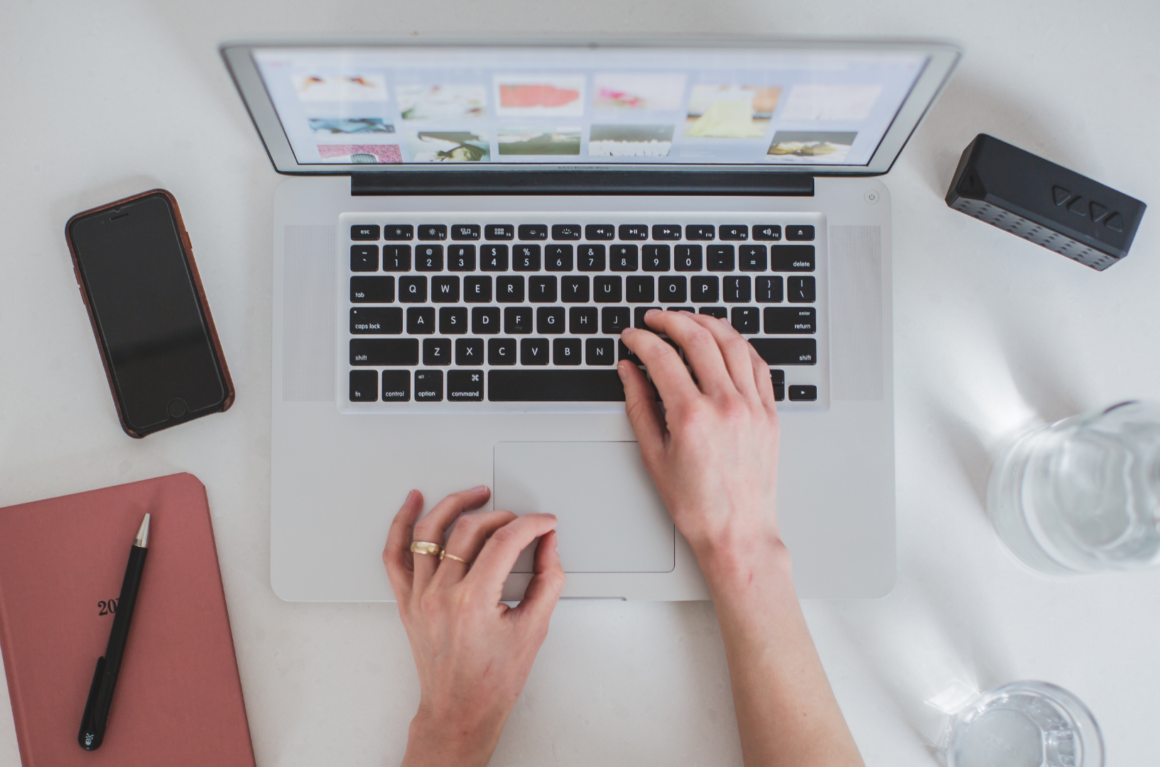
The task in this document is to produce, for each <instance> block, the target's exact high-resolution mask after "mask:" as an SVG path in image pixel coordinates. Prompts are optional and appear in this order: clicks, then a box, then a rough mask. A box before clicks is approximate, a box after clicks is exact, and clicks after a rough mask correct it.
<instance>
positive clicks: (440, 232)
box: [419, 224, 447, 241]
mask: <svg viewBox="0 0 1160 767" xmlns="http://www.w3.org/2000/svg"><path fill="white" fill-rule="evenodd" d="M419 239H420V240H428V241H430V240H446V239H447V225H446V224H420V225H419Z"/></svg>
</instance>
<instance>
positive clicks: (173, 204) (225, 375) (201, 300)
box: [64, 189, 234, 439]
mask: <svg viewBox="0 0 1160 767" xmlns="http://www.w3.org/2000/svg"><path fill="white" fill-rule="evenodd" d="M158 194H159V195H163V196H164V197H165V199H166V200H168V201H169V208H170V210H172V211H173V220H174V222H175V223H176V224H177V233H178V235H179V236H180V237H181V249H182V251H183V255H184V256H185V263H186V265H187V266H188V267H189V273H190V276H191V277H192V278H193V287H194V290H195V291H197V304H198V309H199V310H200V311H201V316H202V318H203V319H204V320H205V326H206V330H207V331H208V332H209V338H210V342H211V343H212V344H213V353H214V360H215V361H216V362H217V366H218V370H220V371H221V375H222V380H223V382H224V383H225V389H226V396H225V399H223V400H222V404H221V407H219V408H216V409H214V410H209V411H206V412H204V413H199V414H198V415H196V416H192V417H189V418H182V419H180V420H175V421H173V422H170V423H166V424H164V425H162V426H160V427H158V428H156V429H151V430H149V431H147V432H143V433H140V432H137V431H134V430H133V428H132V427H131V426H129V424H128V423H127V422H126V421H125V414H124V413H123V412H122V410H121V398H120V396H119V395H118V394H117V386H116V384H115V383H114V382H113V372H112V367H111V366H110V363H109V357H108V354H106V351H105V344H104V342H103V341H102V340H101V332H100V330H99V329H98V327H97V318H96V315H94V314H93V307H92V306H91V305H90V304H89V293H88V290H86V288H85V283H84V280H83V279H82V278H81V270H80V266H79V265H78V264H77V252H76V248H75V247H74V246H73V239H72V224H73V222H74V221H76V220H78V219H81V218H84V217H86V216H91V215H93V214H96V213H102V212H104V211H106V210H108V209H109V208H117V207H120V206H122V205H125V204H126V203H130V202H133V201H135V200H140V199H141V198H143V197H150V196H152V195H158ZM64 238H65V240H66V241H67V242H68V250H69V253H70V254H71V255H72V262H73V274H74V275H75V276H76V279H77V285H79V286H80V289H81V299H82V300H83V301H84V302H85V311H86V312H88V314H89V324H90V325H91V326H92V328H93V337H94V338H95V339H96V342H97V350H98V351H99V352H100V353H101V364H102V365H104V367H105V378H106V379H108V381H109V391H110V392H111V393H112V395H113V404H114V405H115V406H116V407H117V419H118V420H119V421H120V422H121V428H122V429H124V430H125V433H126V434H128V435H129V436H130V437H133V438H135V439H141V438H143V437H145V436H148V435H149V434H152V433H154V432H156V431H161V430H163V429H168V428H169V427H171V426H177V425H178V424H181V423H185V422H186V421H192V420H194V419H195V418H201V417H202V416H207V415H212V414H213V413H224V412H225V411H227V410H229V409H230V407H231V406H232V405H233V404H234V381H233V379H232V378H230V369H229V367H228V366H227V365H226V356H225V354H224V353H223V352H222V345H221V341H220V340H218V334H217V328H216V327H215V326H214V324H213V315H212V314H211V313H210V311H209V301H208V300H207V299H206V297H205V289H204V288H203V287H202V284H201V275H200V274H199V273H198V271H197V261H195V260H194V258H193V245H192V244H191V243H190V241H189V234H188V233H187V232H186V231H185V222H184V221H183V220H182V218H181V208H179V207H178V206H177V199H176V198H175V197H174V196H173V195H172V194H170V193H169V192H168V191H167V190H165V189H150V190H149V191H148V192H142V193H141V194H135V195H133V196H132V197H126V198H124V199H122V200H117V201H115V202H110V203H108V204H106V205H101V206H99V207H96V208H90V209H89V210H84V211H81V212H80V213H77V214H76V215H75V216H73V217H72V218H70V219H69V220H68V222H66V223H65V225H64Z"/></svg>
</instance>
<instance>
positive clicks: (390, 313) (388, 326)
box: [350, 306, 403, 336]
mask: <svg viewBox="0 0 1160 767" xmlns="http://www.w3.org/2000/svg"><path fill="white" fill-rule="evenodd" d="M402 332H403V310H402V309H400V308H398V307H397V306H383V307H375V308H373V309H372V308H371V307H369V306H368V307H363V308H361V309H351V310H350V334H351V335H352V336H353V335H372V336H396V335H398V334H399V333H402Z"/></svg>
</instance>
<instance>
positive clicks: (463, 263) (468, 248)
mask: <svg viewBox="0 0 1160 767" xmlns="http://www.w3.org/2000/svg"><path fill="white" fill-rule="evenodd" d="M447 271H449V272H474V271H475V246H474V245H448V246H447Z"/></svg>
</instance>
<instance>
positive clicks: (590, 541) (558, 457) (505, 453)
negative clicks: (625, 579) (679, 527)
mask: <svg viewBox="0 0 1160 767" xmlns="http://www.w3.org/2000/svg"><path fill="white" fill-rule="evenodd" d="M495 508H497V509H509V510H511V511H514V512H515V513H516V514H528V513H531V512H544V513H548V514H555V515H556V516H557V517H558V518H559V520H560V522H559V526H558V527H557V528H556V534H557V536H558V537H559V543H560V561H561V562H562V563H563V565H564V570H565V572H569V573H667V572H670V571H672V569H673V568H674V566H675V564H676V553H675V552H676V539H677V532H676V528H675V527H674V526H673V522H672V519H671V518H670V517H669V513H668V511H666V510H665V507H664V504H663V503H661V499H660V496H658V495H657V491H656V488H654V487H653V484H652V480H650V479H649V476H648V474H647V473H646V472H645V470H644V464H643V463H641V459H640V449H639V448H638V447H637V445H636V443H635V442H500V443H498V444H496V446H495ZM534 548H535V547H534V546H533V547H530V548H528V549H526V550H524V552H523V554H521V555H520V559H519V561H518V562H517V563H516V567H515V570H514V572H517V573H530V572H532V556H533V551H534Z"/></svg>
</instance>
